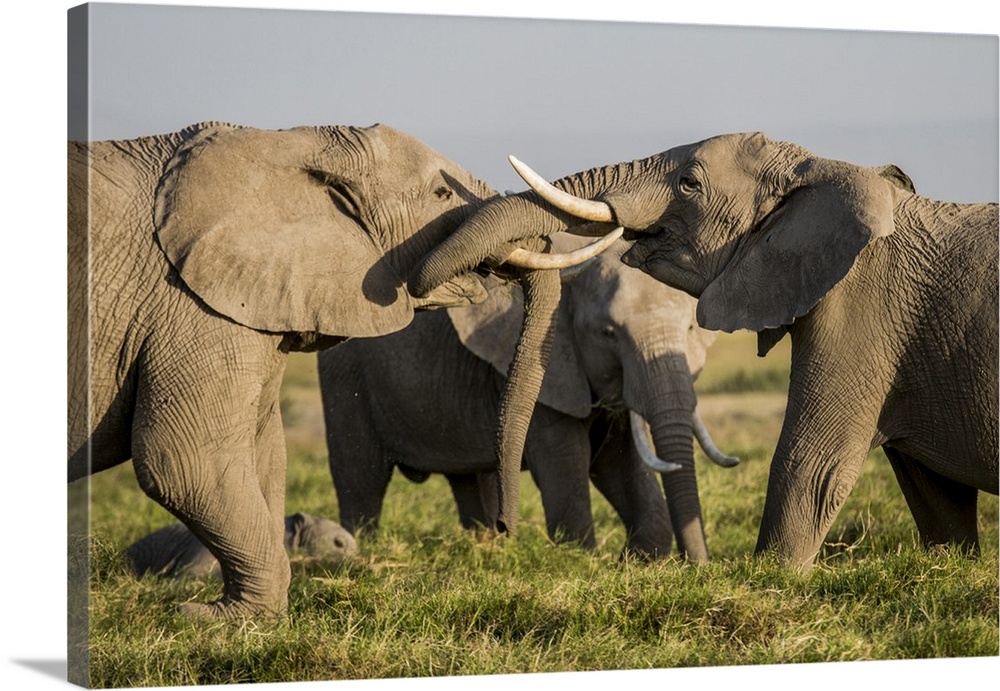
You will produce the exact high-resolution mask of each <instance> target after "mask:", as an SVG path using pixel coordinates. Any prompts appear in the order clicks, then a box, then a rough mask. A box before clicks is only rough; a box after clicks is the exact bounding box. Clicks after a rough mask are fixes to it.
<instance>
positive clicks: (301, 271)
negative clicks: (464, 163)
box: [155, 128, 413, 336]
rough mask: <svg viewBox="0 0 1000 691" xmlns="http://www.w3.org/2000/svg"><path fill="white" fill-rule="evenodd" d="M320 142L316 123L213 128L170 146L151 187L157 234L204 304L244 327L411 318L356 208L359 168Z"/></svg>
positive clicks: (385, 329) (360, 329)
mask: <svg viewBox="0 0 1000 691" xmlns="http://www.w3.org/2000/svg"><path fill="white" fill-rule="evenodd" d="M324 147H326V148H325V149H324ZM329 147H330V139H329V138H326V137H323V136H322V132H321V131H320V130H318V129H316V128H296V129H292V130H284V131H266V130H255V129H228V128H211V129H207V130H205V131H202V132H200V133H199V134H198V135H196V136H195V137H193V138H192V139H190V140H188V141H187V142H186V143H185V144H183V145H182V146H181V147H179V149H178V151H177V152H176V154H175V155H174V157H173V159H172V160H171V161H170V163H169V164H168V166H167V168H166V172H165V173H164V175H163V178H162V180H161V182H160V187H159V189H158V190H157V195H156V204H155V223H156V235H157V239H158V241H159V243H160V246H161V247H162V248H163V251H164V252H165V253H166V255H167V258H168V259H169V260H170V263H171V264H173V266H174V267H175V268H176V269H177V271H178V272H179V273H180V276H181V278H182V279H183V281H184V283H186V284H187V286H188V287H189V288H190V289H191V290H192V291H194V293H196V294H197V295H198V297H200V298H201V299H202V300H203V301H204V302H205V303H206V304H207V305H208V306H209V307H211V308H212V309H213V310H215V311H217V312H220V313H221V314H223V315H225V316H227V317H229V318H230V319H233V320H234V321H236V322H238V323H240V324H243V325H245V326H248V327H250V328H253V329H260V330H264V331H273V332H289V331H293V332H317V333H321V334H327V335H333V336H379V335H382V334H386V333H389V332H392V331H396V330H398V329H401V328H403V327H404V326H406V324H408V323H409V321H410V319H411V318H412V316H413V310H412V307H411V304H410V301H409V297H408V295H407V293H406V290H405V288H404V286H403V281H402V280H401V278H400V277H399V276H398V275H397V274H396V272H395V271H394V270H393V269H392V268H391V266H390V265H389V262H388V261H386V260H385V258H384V256H383V253H382V249H381V248H380V247H379V246H378V245H377V244H376V243H375V241H374V240H373V239H372V238H371V237H369V235H368V234H367V233H366V232H365V230H364V227H363V225H362V224H361V223H360V222H359V217H358V215H357V213H356V212H357V211H358V209H357V208H356V206H354V203H355V202H356V199H355V198H354V196H353V195H352V194H351V189H352V180H351V178H352V176H357V175H358V173H359V171H356V170H351V168H350V167H349V166H347V165H343V166H339V165H336V164H333V165H331V163H330V161H331V160H335V159H336V152H335V151H334V152H332V153H331V151H330V148H329ZM321 155H322V160H323V161H324V164H323V166H322V170H320V166H319V164H318V163H317V161H318V160H320V157H321ZM331 168H332V169H331ZM338 190H339V191H338Z"/></svg>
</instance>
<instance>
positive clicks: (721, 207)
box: [409, 132, 998, 570]
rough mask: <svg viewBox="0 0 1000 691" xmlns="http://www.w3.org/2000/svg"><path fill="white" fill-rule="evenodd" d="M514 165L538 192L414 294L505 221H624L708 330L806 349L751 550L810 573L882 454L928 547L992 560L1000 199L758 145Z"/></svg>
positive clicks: (474, 235)
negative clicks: (950, 198) (988, 546)
mask: <svg viewBox="0 0 1000 691" xmlns="http://www.w3.org/2000/svg"><path fill="white" fill-rule="evenodd" d="M511 163H512V164H514V166H515V168H517V169H519V171H520V172H521V174H522V177H524V178H525V180H526V181H528V184H529V186H530V187H531V190H529V191H526V192H522V193H519V194H516V195H512V196H510V197H506V198H499V199H497V200H496V201H495V203H492V202H491V203H489V204H487V205H485V206H484V207H483V208H482V209H481V210H479V212H478V213H477V214H476V215H474V216H473V217H472V218H471V219H470V220H469V221H467V222H466V223H465V224H464V225H463V227H462V228H461V229H460V230H459V231H457V232H456V234H453V235H452V236H450V237H449V239H448V241H447V242H446V243H444V244H442V245H440V246H439V247H438V249H437V251H435V252H433V253H431V254H430V255H428V256H427V257H425V258H424V259H422V260H421V263H420V264H418V268H417V269H416V270H415V272H417V273H416V278H415V277H413V276H411V282H410V284H409V285H410V289H411V290H414V281H415V280H418V281H419V282H418V286H417V293H416V294H421V292H420V291H422V290H427V289H429V288H430V287H432V286H433V285H436V284H437V283H438V282H440V280H443V279H444V278H447V277H448V276H449V275H450V274H452V273H454V274H458V273H461V272H462V271H464V270H465V266H466V264H467V262H469V261H472V260H473V258H474V257H475V255H476V253H477V252H478V251H481V250H482V249H483V247H484V246H488V243H484V241H483V238H484V237H486V236H487V235H488V234H489V232H490V229H491V227H492V226H495V225H501V226H508V227H509V228H513V229H514V230H513V231H511V230H510V229H508V230H506V231H505V232H508V233H510V232H514V233H517V234H522V233H523V229H524V228H531V229H532V231H531V232H533V233H540V234H551V233H555V232H559V231H563V230H566V228H567V227H568V226H578V225H580V224H582V223H588V224H594V223H596V224H598V225H601V224H603V225H604V227H610V226H611V225H616V226H620V227H624V228H626V229H627V231H626V233H625V236H624V237H625V239H626V241H629V242H631V243H632V247H631V249H629V250H628V251H627V252H626V253H625V254H624V255H623V256H622V260H623V262H624V263H626V264H628V265H629V266H632V267H637V268H640V269H642V270H643V271H644V272H646V273H648V274H649V275H650V276H652V277H653V278H655V279H657V280H659V281H661V282H663V283H666V284H668V285H671V286H674V287H676V288H678V289H681V290H683V291H685V292H687V293H688V294H690V295H692V296H695V297H697V298H698V308H697V317H698V323H699V324H700V325H701V326H702V327H704V328H707V329H711V330H716V331H735V330H749V331H754V332H756V333H757V334H758V355H760V356H762V357H763V356H764V355H766V354H767V352H768V351H769V350H770V349H771V348H772V347H773V346H774V344H776V343H777V342H778V341H779V340H781V339H782V338H784V337H785V336H786V335H788V336H789V337H790V338H791V347H792V355H791V365H790V379H791V381H790V385H789V389H788V398H787V409H786V413H785V418H784V421H783V424H782V429H781V433H780V436H779V439H778V442H777V445H776V448H775V451H774V454H773V457H772V460H771V465H770V471H769V476H768V482H767V491H766V496H765V503H764V509H763V516H762V519H761V524H760V529H759V533H758V539H757V543H756V547H755V553H757V554H773V555H777V557H778V558H780V559H781V560H783V561H784V562H786V563H789V564H793V565H796V566H797V567H799V568H802V569H803V570H808V569H809V568H811V566H812V564H813V563H814V562H815V559H816V556H817V554H818V553H819V550H820V549H821V547H822V544H823V540H824V538H825V537H826V534H827V532H828V530H829V528H830V527H831V525H832V524H833V521H834V520H835V519H836V517H837V515H838V512H839V511H840V509H841V508H842V506H843V504H844V501H845V500H846V498H847V497H848V495H849V494H850V492H851V490H852V488H853V486H854V484H855V482H856V480H857V478H858V476H859V474H860V472H861V469H862V465H863V463H864V461H865V459H866V457H867V455H868V453H869V452H870V451H871V450H872V449H874V448H876V447H878V446H881V447H882V449H883V450H884V451H885V455H886V456H887V458H888V461H889V463H890V464H891V466H892V469H893V471H894V474H895V476H896V479H897V481H898V484H899V486H900V488H901V490H902V493H903V496H904V497H905V500H906V502H907V505H908V507H909V509H910V512H911V514H912V516H913V519H914V522H915V524H916V528H917V531H918V533H919V536H920V541H921V543H922V544H923V545H924V546H926V547H933V546H935V545H955V546H957V548H958V549H960V550H963V551H966V552H968V553H971V554H976V553H978V551H979V536H978V531H977V525H976V509H977V498H978V492H980V491H983V492H988V493H990V494H997V491H998V474H997V458H998V449H997V446H998V441H997V439H998V429H997V420H998V415H997V392H998V384H997V379H998V373H997V369H998V345H997V341H998V338H997V332H998V328H997V321H998V320H997V314H998V309H997V293H998V289H997V261H998V260H997V256H998V251H997V226H998V221H997V218H998V213H997V205H996V204H995V203H980V204H957V203H949V202H944V201H937V200H932V199H929V198H926V197H923V196H920V195H918V194H917V193H916V191H915V189H914V187H913V183H912V181H911V180H910V179H909V177H908V176H907V175H906V174H905V173H904V172H903V171H902V170H900V169H899V168H898V167H896V166H893V165H886V166H876V167H867V166H859V165H854V164H850V163H847V162H844V161H837V160H831V159H826V158H822V157H820V156H817V155H815V154H813V153H811V152H810V151H808V150H806V149H805V148H803V147H801V146H799V145H797V144H794V143H790V142H781V141H775V140H772V139H770V138H768V137H767V136H766V135H765V134H763V133H760V132H754V133H739V134H725V135H720V136H716V137H712V138H709V139H706V140H704V141H700V142H697V143H694V144H689V145H684V146H680V147H677V148H673V149H670V150H668V151H666V152H663V153H660V154H656V155H653V156H651V157H648V158H644V159H641V160H635V161H630V162H624V163H620V164H616V165H609V166H601V167H597V168H594V169H591V170H587V171H583V172H581V173H578V174H573V175H569V176H566V177H563V178H562V179H560V180H557V181H556V182H555V183H551V184H549V183H547V182H546V181H545V180H544V178H542V176H540V175H538V174H537V173H535V172H534V171H532V170H531V169H530V168H528V167H527V166H526V165H524V164H522V163H521V162H520V161H518V160H517V159H516V158H513V157H511ZM455 248H465V254H464V255H463V254H462V253H460V252H457V251H456V249H455ZM654 432H655V430H654Z"/></svg>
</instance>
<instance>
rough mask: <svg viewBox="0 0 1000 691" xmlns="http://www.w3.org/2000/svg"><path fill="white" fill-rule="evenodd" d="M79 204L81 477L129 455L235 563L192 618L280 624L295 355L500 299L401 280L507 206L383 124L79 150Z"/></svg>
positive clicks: (75, 177)
mask: <svg viewBox="0 0 1000 691" xmlns="http://www.w3.org/2000/svg"><path fill="white" fill-rule="evenodd" d="M68 189H69V210H68V211H69V269H70V271H69V307H70V329H69V332H70V333H69V353H70V357H69V390H70V396H69V450H68V451H69V480H70V481H71V482H72V481H74V480H77V479H79V478H82V477H84V476H86V475H88V474H89V473H92V472H98V471H101V470H104V469H106V468H109V467H112V466H114V465H117V464H120V463H123V462H125V461H127V460H129V459H130V458H131V459H132V462H133V465H134V468H135V473H136V478H137V479H138V482H139V484H140V486H141V487H142V489H143V490H144V491H145V492H146V493H147V494H148V495H149V496H150V497H151V498H153V499H154V500H156V501H157V502H158V503H160V504H161V505H163V506H164V507H165V508H166V509H167V510H169V511H170V512H171V513H172V514H174V515H175V516H176V517H177V518H179V519H180V520H181V521H182V522H183V523H184V524H185V525H187V526H188V527H189V528H190V529H191V531H192V532H193V533H194V534H195V536H197V538H198V539H199V540H200V541H201V542H202V543H204V544H205V545H206V547H208V549H209V550H210V551H211V552H212V554H213V555H215V556H216V557H217V558H218V559H219V561H220V562H221V564H222V577H223V581H224V590H223V595H222V597H221V599H219V600H218V601H216V602H213V603H211V604H210V605H205V604H199V603H188V604H187V605H185V607H184V609H185V611H186V612H187V613H188V614H190V615H195V616H209V617H215V616H242V615H252V614H256V613H261V612H281V611H283V610H285V609H286V606H287V592H286V591H287V586H288V582H289V577H290V576H289V566H288V557H287V555H286V553H285V550H284V547H283V546H282V534H283V528H282V521H283V518H284V495H285V472H284V471H285V445H284V439H283V434H282V429H281V419H280V412H279V407H278V389H279V385H280V383H281V377H282V372H283V369H284V364H285V354H286V353H287V352H288V351H292V350H308V349H316V348H321V347H325V346H329V345H333V344H335V343H337V342H339V341H341V340H343V339H344V338H346V337H355V336H377V335H381V334H385V333H389V332H392V331H395V330H397V329H400V328H402V327H404V326H406V324H408V323H409V321H410V319H411V318H412V316H413V311H414V309H416V308H420V307H432V306H435V305H454V304H465V303H467V302H469V301H470V300H474V299H481V298H482V297H485V292H484V291H483V289H482V287H481V286H480V285H479V283H478V281H477V280H476V279H475V278H470V277H460V278H459V279H457V280H456V281H453V282H451V283H450V284H448V285H445V286H443V287H442V288H441V290H436V291H434V293H433V294H431V295H428V296H427V298H426V299H414V298H412V297H411V296H410V295H409V294H408V293H407V290H406V287H405V278H406V277H407V275H408V273H409V271H410V268H411V267H412V266H413V264H414V263H415V262H416V260H417V259H418V258H419V257H420V256H422V255H423V254H425V253H426V252H427V251H428V250H430V249H431V248H432V247H434V246H435V244H437V243H439V242H440V241H441V240H442V239H443V238H444V237H446V236H447V234H448V233H449V232H451V231H452V230H454V229H455V228H456V227H458V225H459V224H460V223H461V221H462V220H463V219H464V218H465V217H466V216H467V215H468V214H469V213H470V212H471V211H472V210H473V209H474V208H475V207H476V206H477V205H478V204H479V203H480V202H481V201H482V200H484V199H486V198H488V197H490V196H492V195H493V191H492V190H491V189H489V188H488V187H487V186H486V185H485V184H484V183H482V182H480V181H479V180H477V179H475V178H474V177H473V176H472V175H471V174H469V173H468V172H467V171H465V170H463V169H462V168H461V167H459V166H458V165H456V164H455V163H453V162H451V161H449V160H448V159H446V158H445V157H443V156H442V155H440V154H439V153H437V152H436V151H434V150H432V149H430V148H429V147H427V146H426V145H424V144H423V143H421V142H419V141H418V140H416V139H414V138H413V137H411V136H409V135H406V134H404V133H402V132H399V131H397V130H394V129H392V128H389V127H385V126H380V125H376V126H373V127H369V128H355V127H299V128H294V129H290V130H281V131H266V130H258V129H252V128H241V127H234V126H231V125H223V124H215V123H208V124H203V125H197V126H193V127H190V128H188V129H186V130H184V131H182V132H178V133H174V134H168V135H162V136H152V137H145V138H141V139H136V140H130V141H107V142H94V143H79V142H71V143H70V144H69V186H68ZM529 244H530V241H529ZM536 244H538V243H536ZM515 249H519V250H520V249H523V248H517V247H516V246H515V245H512V244H508V245H506V246H505V249H504V252H503V254H502V256H500V257H495V258H494V259H493V265H494V266H495V267H496V266H499V265H501V264H502V263H503V260H504V259H505V258H506V257H507V256H509V255H510V254H511V252H512V251H514V250H515ZM535 273H539V274H547V273H550V272H543V271H539V272H534V271H529V272H527V273H526V274H523V275H522V277H523V276H527V278H524V280H526V281H528V282H530V281H531V280H532V279H533V277H534V276H533V275H534V274H535ZM536 350H537V348H536V347H534V346H533V347H532V348H531V349H528V351H526V352H530V354H531V356H532V357H535V351H536ZM513 378H514V377H512V379H513ZM526 395H528V396H529V402H528V404H526V405H528V406H530V405H531V404H533V402H534V400H535V398H534V396H535V394H534V393H532V392H531V390H530V387H529V389H528V390H527V394H526ZM511 407H514V408H516V407H517V404H512V406H511ZM521 407H522V408H523V407H524V404H522V405H521ZM529 412H530V410H529ZM523 426H524V427H526V424H525V425H523ZM521 433H523V432H522V431H521V429H520V428H519V427H516V428H514V429H513V431H512V433H511V434H512V435H513V436H514V437H516V435H517V434H521Z"/></svg>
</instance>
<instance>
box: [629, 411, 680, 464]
mask: <svg viewBox="0 0 1000 691" xmlns="http://www.w3.org/2000/svg"><path fill="white" fill-rule="evenodd" d="M628 420H629V424H630V425H631V427H632V441H633V442H635V448H636V450H637V451H638V452H639V458H641V459H642V462H643V463H645V464H646V465H648V466H649V467H650V468H652V469H653V470H655V471H656V472H658V473H672V472H674V471H675V470H680V469H681V468H682V467H683V466H682V465H681V464H680V463H670V462H668V461H662V460H660V459H659V458H657V457H656V452H655V451H654V450H653V445H652V444H651V443H650V442H649V432H648V431H647V425H646V421H645V420H643V419H642V416H641V415H639V413H637V412H635V411H634V410H630V411H628Z"/></svg>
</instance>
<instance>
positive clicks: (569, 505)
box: [524, 405, 597, 549]
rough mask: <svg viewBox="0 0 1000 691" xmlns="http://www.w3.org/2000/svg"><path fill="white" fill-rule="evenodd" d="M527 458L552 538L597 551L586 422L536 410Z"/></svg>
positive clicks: (544, 410) (529, 437) (529, 430)
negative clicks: (591, 503) (591, 505)
mask: <svg viewBox="0 0 1000 691" xmlns="http://www.w3.org/2000/svg"><path fill="white" fill-rule="evenodd" d="M524 457H525V460H526V461H527V465H528V469H529V470H530V471H531V476H532V479H534V481H535V484H536V485H538V489H539V492H540V493H541V495H542V508H543V509H544V511H545V526H546V528H547V530H548V534H549V537H550V538H551V539H553V540H555V541H557V542H575V543H577V544H579V545H580V546H582V547H584V548H586V549H593V548H594V547H595V546H596V544H597V543H596V541H595V539H594V518H593V514H592V512H591V507H590V467H589V466H590V441H589V439H588V438H587V430H586V427H585V426H584V424H583V423H582V422H581V421H580V420H577V419H576V418H572V417H569V416H567V415H563V414H562V413H558V412H556V411H554V410H552V409H550V408H548V407H546V406H544V405H538V406H536V407H535V413H534V415H533V416H532V419H531V423H530V425H529V427H528V434H527V437H526V439H525V447H524Z"/></svg>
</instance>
